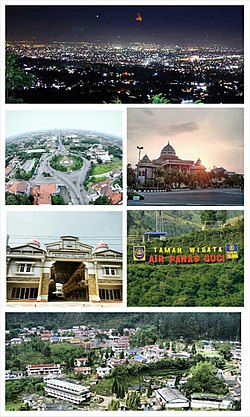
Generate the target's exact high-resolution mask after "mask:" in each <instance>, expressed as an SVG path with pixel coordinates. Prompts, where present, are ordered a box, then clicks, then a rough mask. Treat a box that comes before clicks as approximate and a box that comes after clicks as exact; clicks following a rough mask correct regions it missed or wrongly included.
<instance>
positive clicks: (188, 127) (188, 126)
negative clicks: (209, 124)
mask: <svg viewBox="0 0 250 417" xmlns="http://www.w3.org/2000/svg"><path fill="white" fill-rule="evenodd" d="M197 130H199V126H198V125H197V124H196V123H194V122H188V123H180V124H171V125H169V126H164V127H159V128H158V129H157V131H158V133H159V134H160V135H168V136H175V135H178V134H180V133H186V132H195V131H197Z"/></svg>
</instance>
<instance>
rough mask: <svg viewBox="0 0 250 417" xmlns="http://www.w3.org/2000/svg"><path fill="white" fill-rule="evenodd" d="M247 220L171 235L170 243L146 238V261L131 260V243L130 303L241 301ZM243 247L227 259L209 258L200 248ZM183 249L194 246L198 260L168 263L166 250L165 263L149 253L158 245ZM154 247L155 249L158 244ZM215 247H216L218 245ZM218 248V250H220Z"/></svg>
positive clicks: (216, 303)
mask: <svg viewBox="0 0 250 417" xmlns="http://www.w3.org/2000/svg"><path fill="white" fill-rule="evenodd" d="M243 231H244V226H243V220H239V221H237V222H236V224H235V225H227V226H226V227H224V228H222V229H221V228H220V229H207V230H204V231H194V232H192V233H189V234H185V235H181V236H178V237H174V238H169V239H168V240H167V242H161V241H159V240H158V241H157V240H155V241H154V242H148V243H146V252H147V257H146V262H137V261H133V246H132V245H128V268H127V280H128V284H127V285H128V306H242V305H243V299H244V258H243V257H244V240H243ZM229 243H236V244H238V246H239V258H238V259H234V260H231V259H226V258H225V261H224V262H215V263H212V262H205V261H204V254H203V253H198V252H197V248H200V250H201V248H202V247H206V248H207V247H210V248H211V252H212V254H213V255H214V253H213V250H212V248H213V247H216V248H219V247H221V248H222V251H223V254H224V252H225V245H226V244H229ZM164 246H165V247H170V248H178V247H179V248H182V253H183V254H189V252H190V248H191V247H195V248H196V249H195V253H196V254H198V256H200V260H199V262H197V263H195V262H194V261H193V262H192V263H181V262H180V263H178V262H176V261H175V260H174V261H173V262H172V263H170V256H176V254H175V253H174V254H172V255H171V254H164V262H163V263H158V262H155V263H153V262H149V260H150V255H152V254H155V253H157V252H158V253H159V251H160V248H163V249H162V250H163V251H164ZM154 248H156V249H154ZM216 251H217V250H216ZM216 253H218V251H217V252H216Z"/></svg>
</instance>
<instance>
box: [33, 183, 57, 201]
mask: <svg viewBox="0 0 250 417" xmlns="http://www.w3.org/2000/svg"><path fill="white" fill-rule="evenodd" d="M56 191H57V186H56V184H55V183H52V184H49V183H47V184H40V185H35V186H33V187H32V188H31V195H32V196H33V197H34V205H39V204H51V196H52V195H53V194H55V193H56Z"/></svg>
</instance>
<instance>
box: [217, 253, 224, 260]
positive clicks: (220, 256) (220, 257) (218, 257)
mask: <svg viewBox="0 0 250 417" xmlns="http://www.w3.org/2000/svg"><path fill="white" fill-rule="evenodd" d="M217 261H218V262H224V261H225V256H224V255H221V254H218V255H217Z"/></svg>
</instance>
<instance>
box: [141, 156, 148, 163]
mask: <svg viewBox="0 0 250 417" xmlns="http://www.w3.org/2000/svg"><path fill="white" fill-rule="evenodd" d="M141 162H146V163H147V162H149V157H148V155H147V154H146V155H144V157H143V158H142V160H141Z"/></svg>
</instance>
